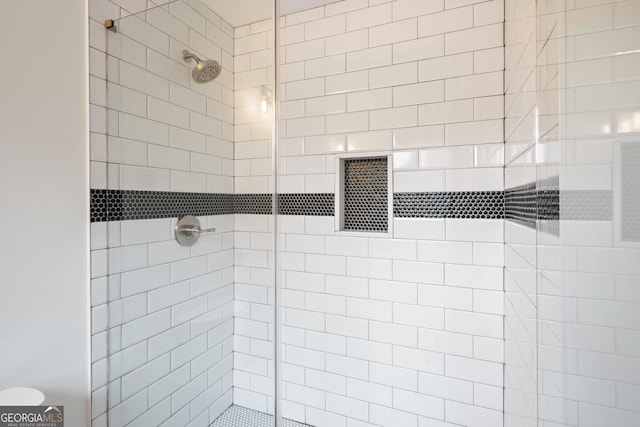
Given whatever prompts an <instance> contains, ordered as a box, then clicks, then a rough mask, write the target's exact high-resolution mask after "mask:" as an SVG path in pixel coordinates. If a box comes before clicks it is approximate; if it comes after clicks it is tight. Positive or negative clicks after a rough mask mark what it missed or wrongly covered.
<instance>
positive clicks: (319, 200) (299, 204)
mask: <svg viewBox="0 0 640 427" xmlns="http://www.w3.org/2000/svg"><path fill="white" fill-rule="evenodd" d="M278 215H313V216H334V215H335V195H334V194H333V193H282V194H278Z"/></svg>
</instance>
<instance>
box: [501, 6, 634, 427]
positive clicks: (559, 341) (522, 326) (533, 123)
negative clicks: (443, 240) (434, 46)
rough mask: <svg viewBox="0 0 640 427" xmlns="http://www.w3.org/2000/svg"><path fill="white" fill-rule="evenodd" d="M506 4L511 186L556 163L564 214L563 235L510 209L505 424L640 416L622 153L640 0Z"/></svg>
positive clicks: (620, 420)
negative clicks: (576, 200) (527, 223)
mask: <svg viewBox="0 0 640 427" xmlns="http://www.w3.org/2000/svg"><path fill="white" fill-rule="evenodd" d="M536 6H537V7H536ZM506 11H507V13H506V20H507V26H506V28H507V31H506V40H507V42H506V44H507V47H506V49H507V50H506V52H507V54H506V64H507V65H506V69H507V72H506V82H507V85H506V92H507V96H506V100H507V102H506V104H507V108H506V132H505V133H506V151H505V157H506V158H507V165H506V166H507V167H506V169H505V178H506V183H505V185H506V187H507V188H509V187H513V186H517V185H520V184H523V183H526V182H533V181H535V180H536V179H538V180H541V179H545V178H549V177H553V176H557V175H559V176H560V221H558V224H556V225H557V228H558V231H559V233H556V234H551V233H549V232H548V231H547V229H545V228H544V227H540V226H539V227H538V230H537V232H536V230H533V229H528V228H526V227H523V226H520V225H518V224H516V223H513V222H510V221H507V222H506V227H505V243H506V245H505V265H506V272H505V302H506V304H505V314H506V329H505V357H506V369H505V424H507V423H509V424H510V425H523V426H534V425H554V426H569V425H579V426H591V425H593V426H596V425H617V426H632V425H637V424H638V423H640V404H639V403H638V402H639V401H638V400H637V395H636V394H635V393H636V392H635V390H638V387H639V386H640V377H639V376H638V372H639V368H640V353H638V352H637V349H635V350H634V348H635V347H636V346H635V344H633V343H635V342H637V341H636V340H634V338H633V337H637V335H638V329H639V328H640V321H639V319H637V318H636V316H635V314H634V313H637V312H638V310H639V309H640V306H638V301H639V300H638V299H637V297H636V296H634V294H633V293H628V292H626V291H624V290H623V289H628V288H627V286H628V284H630V283H634V284H636V285H637V284H638V283H640V277H639V276H640V274H639V273H640V271H639V270H638V269H637V265H638V260H639V259H640V252H638V242H637V238H633V237H632V236H630V235H625V233H624V232H623V231H622V226H621V222H622V219H621V215H622V214H621V213H620V210H621V209H622V208H621V206H623V205H624V206H637V205H636V204H634V203H635V202H633V201H632V200H631V198H629V196H628V194H625V193H624V192H623V191H622V190H621V189H622V188H624V186H625V180H628V179H629V178H628V177H627V178H625V168H624V166H623V165H624V163H626V161H625V160H622V159H621V157H625V156H623V155H622V154H621V153H622V152H623V150H624V147H625V143H628V142H629V141H630V139H629V138H628V137H629V136H630V134H631V133H633V134H634V135H636V136H637V133H638V131H639V130H640V128H639V127H638V124H637V123H636V124H633V125H632V124H631V122H630V121H629V117H631V116H632V115H633V114H637V111H638V107H639V106H640V101H638V99H639V98H638V97H637V96H635V97H633V99H631V98H627V95H628V94H630V93H632V92H634V90H635V89H632V88H633V87H637V84H638V81H640V73H639V72H638V67H637V66H635V67H632V68H631V69H630V68H628V66H629V65H630V64H632V63H634V61H636V56H637V51H638V48H640V44H639V42H638V38H637V37H635V36H631V34H634V33H637V32H638V30H639V29H640V26H639V25H640V20H639V19H638V17H639V16H640V10H639V9H638V2H637V1H623V2H615V1H600V2H596V3H591V2H576V3H572V2H558V3H555V4H551V3H546V4H542V3H540V2H538V3H537V4H535V2H529V1H515V0H514V1H507V2H506ZM623 15H624V17H623ZM630 37H631V38H630ZM596 40H597V42H596ZM623 64H624V65H623ZM614 98H615V100H616V101H615V102H614V103H611V102H610V100H612V99H614ZM564 100H567V102H566V103H565V102H564ZM636 141H637V137H636ZM633 144H636V142H634V143H633ZM629 158H631V159H633V160H630V161H629V163H627V165H632V166H631V168H634V169H635V170H637V168H638V163H637V159H635V158H633V157H627V159H629ZM632 182H633V184H631V185H633V186H637V179H635V180H633V178H632ZM575 195H581V197H582V200H583V201H584V202H583V203H584V204H583V205H582V206H581V209H580V211H579V212H578V210H577V209H576V207H575V206H573V205H572V197H575ZM597 206H602V207H604V213H601V214H600V215H601V217H600V218H598V220H594V219H593V218H591V219H590V218H589V216H590V215H593V214H594V213H596V212H598V208H597ZM636 210H637V207H636ZM616 212H618V213H616ZM577 213H579V215H577V216H576V214H577ZM541 225H543V224H541ZM632 402H633V403H632Z"/></svg>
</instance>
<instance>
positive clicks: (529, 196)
mask: <svg viewBox="0 0 640 427" xmlns="http://www.w3.org/2000/svg"><path fill="white" fill-rule="evenodd" d="M504 217H505V218H506V219H510V220H513V221H516V222H518V223H521V224H523V225H526V226H529V227H532V228H535V226H536V219H537V217H538V201H537V197H536V183H535V182H533V183H529V184H525V185H521V186H518V187H513V188H510V189H508V190H506V191H505V192H504Z"/></svg>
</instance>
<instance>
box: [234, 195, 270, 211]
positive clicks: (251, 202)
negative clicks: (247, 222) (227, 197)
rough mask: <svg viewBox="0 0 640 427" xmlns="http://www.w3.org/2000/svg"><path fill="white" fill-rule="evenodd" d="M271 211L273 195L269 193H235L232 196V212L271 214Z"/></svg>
mask: <svg viewBox="0 0 640 427" xmlns="http://www.w3.org/2000/svg"><path fill="white" fill-rule="evenodd" d="M272 212H273V196H272V195H271V194H235V195H234V196H233V213H237V214H254V215H271V213H272Z"/></svg>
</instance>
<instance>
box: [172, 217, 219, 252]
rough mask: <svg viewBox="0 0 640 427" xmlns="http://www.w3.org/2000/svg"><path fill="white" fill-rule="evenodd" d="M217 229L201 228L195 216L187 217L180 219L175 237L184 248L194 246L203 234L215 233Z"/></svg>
mask: <svg viewBox="0 0 640 427" xmlns="http://www.w3.org/2000/svg"><path fill="white" fill-rule="evenodd" d="M215 231H216V229H215V228H201V227H200V221H199V220H198V218H196V217H195V216H193V215H185V216H183V217H181V218H179V219H178V223H177V224H176V228H175V236H176V240H177V241H178V243H179V244H180V245H182V246H193V245H194V244H195V243H196V242H197V241H198V239H199V238H200V235H201V234H203V233H213V232H215Z"/></svg>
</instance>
